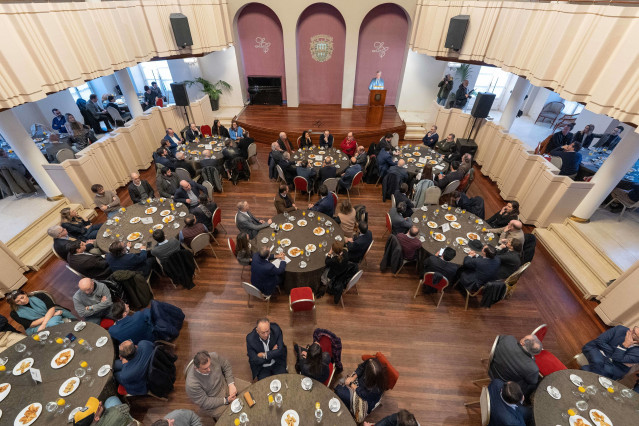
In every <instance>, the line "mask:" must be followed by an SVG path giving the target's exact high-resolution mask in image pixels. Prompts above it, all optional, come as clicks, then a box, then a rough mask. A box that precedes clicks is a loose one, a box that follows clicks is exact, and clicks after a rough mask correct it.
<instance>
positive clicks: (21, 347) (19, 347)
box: [14, 343, 27, 354]
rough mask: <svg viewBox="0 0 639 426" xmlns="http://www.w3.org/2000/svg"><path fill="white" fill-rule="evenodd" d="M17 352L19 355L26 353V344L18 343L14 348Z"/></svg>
mask: <svg viewBox="0 0 639 426" xmlns="http://www.w3.org/2000/svg"><path fill="white" fill-rule="evenodd" d="M14 347H15V350H16V352H18V353H19V354H21V353H22V352H24V350H25V349H27V347H26V345H25V344H24V343H16V345H15V346H14Z"/></svg>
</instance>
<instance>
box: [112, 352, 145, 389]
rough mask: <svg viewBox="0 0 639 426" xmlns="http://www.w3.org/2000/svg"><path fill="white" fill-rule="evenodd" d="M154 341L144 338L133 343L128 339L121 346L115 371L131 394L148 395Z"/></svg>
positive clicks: (114, 364) (114, 365)
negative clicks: (147, 382)
mask: <svg viewBox="0 0 639 426" xmlns="http://www.w3.org/2000/svg"><path fill="white" fill-rule="evenodd" d="M153 349H154V346H153V343H151V342H149V341H146V340H143V341H141V342H140V343H138V344H137V346H136V345H135V344H133V342H132V341H130V340H127V341H125V342H122V343H121V344H120V347H119V356H120V359H116V360H115V362H114V363H113V373H114V374H115V379H116V380H117V381H118V383H119V384H121V385H122V386H124V388H125V389H126V391H127V393H128V394H130V395H146V393H147V390H148V388H147V384H146V376H147V372H148V371H149V365H151V361H152V357H153Z"/></svg>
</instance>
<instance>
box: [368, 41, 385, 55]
mask: <svg viewBox="0 0 639 426" xmlns="http://www.w3.org/2000/svg"><path fill="white" fill-rule="evenodd" d="M373 47H374V48H375V49H373V50H372V52H373V53H377V54H379V57H380V58H383V57H384V55H386V51H387V50H388V49H389V48H388V47H386V46H384V42H383V41H376V42H375V43H373Z"/></svg>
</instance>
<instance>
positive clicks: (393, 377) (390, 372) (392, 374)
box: [362, 352, 399, 390]
mask: <svg viewBox="0 0 639 426" xmlns="http://www.w3.org/2000/svg"><path fill="white" fill-rule="evenodd" d="M369 358H377V360H378V361H379V362H380V363H381V364H382V365H383V366H384V367H385V368H386V389H385V390H391V389H393V388H394V387H395V384H396V383H397V379H399V372H398V371H397V370H395V367H393V366H392V365H391V363H390V362H389V361H388V360H387V359H386V357H385V356H384V354H383V353H381V352H377V353H376V354H375V355H362V361H366V360H368V359H369Z"/></svg>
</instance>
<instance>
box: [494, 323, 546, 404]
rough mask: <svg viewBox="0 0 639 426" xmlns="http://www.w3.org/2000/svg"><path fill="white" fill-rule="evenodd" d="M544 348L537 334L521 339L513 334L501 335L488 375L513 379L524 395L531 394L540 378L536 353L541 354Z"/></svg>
mask: <svg viewBox="0 0 639 426" xmlns="http://www.w3.org/2000/svg"><path fill="white" fill-rule="evenodd" d="M542 349H543V347H542V345H541V342H540V341H539V339H538V338H537V336H533V335H527V336H524V337H523V338H521V339H520V340H519V341H517V339H515V338H514V337H513V336H508V335H502V336H499V339H498V340H497V345H496V346H495V352H494V354H493V361H492V363H491V364H490V366H489V368H488V375H489V376H490V378H491V379H499V380H502V381H504V382H505V381H513V382H515V383H517V384H518V385H519V387H520V388H521V390H522V391H523V392H524V395H530V393H531V392H532V391H534V390H535V388H536V387H537V382H538V380H539V368H538V367H537V364H535V355H539V354H540V353H541V350H542Z"/></svg>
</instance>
